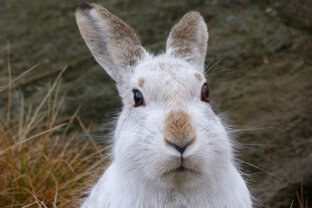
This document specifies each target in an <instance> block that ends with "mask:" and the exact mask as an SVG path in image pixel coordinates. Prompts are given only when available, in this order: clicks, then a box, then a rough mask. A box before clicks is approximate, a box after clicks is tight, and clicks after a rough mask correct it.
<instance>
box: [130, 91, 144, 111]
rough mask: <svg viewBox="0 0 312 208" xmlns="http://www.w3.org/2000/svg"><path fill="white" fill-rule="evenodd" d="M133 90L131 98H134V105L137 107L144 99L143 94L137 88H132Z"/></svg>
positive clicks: (142, 103)
mask: <svg viewBox="0 0 312 208" xmlns="http://www.w3.org/2000/svg"><path fill="white" fill-rule="evenodd" d="M132 92H133V98H134V107H138V106H141V105H144V99H143V95H142V93H141V92H140V91H139V90H136V89H134V90H132Z"/></svg>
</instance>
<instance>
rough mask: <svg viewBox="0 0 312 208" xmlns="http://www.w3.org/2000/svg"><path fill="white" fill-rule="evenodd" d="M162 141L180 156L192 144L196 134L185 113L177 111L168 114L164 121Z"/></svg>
mask: <svg viewBox="0 0 312 208" xmlns="http://www.w3.org/2000/svg"><path fill="white" fill-rule="evenodd" d="M164 139H165V141H166V143H167V144H168V145H169V147H170V148H175V149H176V150H177V151H178V152H180V153H181V155H183V153H184V152H185V150H186V149H187V148H188V147H189V146H190V145H192V143H194V141H195V139H196V132H195V129H194V128H193V126H192V124H191V119H190V117H189V115H188V114H187V113H185V112H184V111H182V110H179V111H171V112H170V113H169V114H168V116H167V118H166V121H165V128H164Z"/></svg>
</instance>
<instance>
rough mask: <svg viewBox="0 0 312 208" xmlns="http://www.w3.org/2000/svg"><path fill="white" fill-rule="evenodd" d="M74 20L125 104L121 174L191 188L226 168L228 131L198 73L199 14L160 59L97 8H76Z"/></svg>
mask: <svg viewBox="0 0 312 208" xmlns="http://www.w3.org/2000/svg"><path fill="white" fill-rule="evenodd" d="M76 18H77V22H78V26H79V29H80V32H81V34H82V36H83V38H84V39H85V41H86V43H87V45H88V47H89V49H90V50H91V52H92V54H93V55H94V57H95V59H96V60H97V62H98V63H99V64H100V65H101V66H102V67H103V68H104V69H105V70H106V71H107V73H108V74H109V75H110V76H111V77H112V78H113V79H114V80H115V81H116V84H117V88H118V91H119V93H120V95H121V97H122V100H123V104H124V107H123V111H122V113H121V115H120V117H119V119H118V123H117V128H116V131H115V146H114V161H115V162H116V165H119V166H120V170H121V171H126V172H127V173H128V174H133V177H137V178H139V179H140V180H141V179H144V180H150V181H156V182H159V183H160V184H161V182H164V183H165V184H168V183H169V184H170V183H172V184H181V183H182V182H183V184H191V183H196V181H197V182H198V181H201V180H202V179H205V178H207V176H209V175H211V174H216V173H217V172H218V171H217V170H218V168H220V167H222V166H224V165H227V163H229V162H230V158H231V146H230V142H229V140H228V137H227V134H226V131H225V129H224V127H223V125H222V124H221V121H220V119H219V118H218V117H217V116H216V115H215V114H214V113H213V111H212V109H211V107H210V104H209V102H208V101H209V90H208V87H207V85H206V79H205V77H204V74H203V71H204V62H205V56H206V49H207V41H208V32H207V27H206V24H205V22H204V21H203V19H202V17H201V16H200V15H199V13H197V12H190V13H187V14H186V15H185V16H184V17H183V18H182V19H181V20H180V21H179V22H178V23H177V24H176V25H175V26H174V27H173V28H172V30H171V32H170V35H169V38H168V40H167V46H166V53H165V54H163V55H160V56H157V57H153V56H152V55H150V54H149V53H147V52H146V50H145V49H144V48H143V47H142V46H141V44H140V41H139V39H138V37H137V36H136V34H135V32H134V31H133V30H132V29H131V28H130V27H129V26H128V25H127V24H126V23H124V22H123V21H121V20H120V19H119V18H118V17H116V16H114V15H113V14H111V13H110V12H109V11H107V10H106V9H105V8H103V7H101V6H99V5H96V4H84V5H82V6H80V7H79V8H78V9H77V11H76ZM208 178H209V177H208ZM180 182H181V183H180Z"/></svg>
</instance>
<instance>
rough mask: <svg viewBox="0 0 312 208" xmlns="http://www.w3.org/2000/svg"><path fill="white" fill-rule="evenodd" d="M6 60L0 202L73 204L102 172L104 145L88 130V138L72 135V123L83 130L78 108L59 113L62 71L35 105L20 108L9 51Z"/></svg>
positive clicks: (1, 204)
mask: <svg viewBox="0 0 312 208" xmlns="http://www.w3.org/2000/svg"><path fill="white" fill-rule="evenodd" d="M8 54H9V50H8ZM7 62H8V75H9V76H8V79H7V80H9V83H8V84H7V85H5V86H2V87H1V86H0V93H1V94H2V95H4V96H5V97H7V99H8V100H7V106H6V109H7V110H6V112H7V113H6V115H5V116H4V115H0V182H1V183H0V184H1V186H0V207H2V208H5V207H59V208H60V207H71V206H74V205H75V204H76V203H79V199H81V198H82V197H83V196H84V193H85V191H86V190H87V186H88V185H87V184H93V182H90V180H91V181H93V180H94V179H93V178H94V175H97V174H98V173H99V171H103V168H104V163H105V162H107V160H106V158H105V157H104V156H102V154H101V153H103V151H105V150H106V149H107V146H104V145H103V146H100V145H98V144H96V143H94V141H92V137H91V136H90V135H88V137H86V138H88V139H89V140H88V139H84V140H80V141H79V140H77V139H76V135H77V134H78V132H74V131H73V129H72V128H71V126H72V124H73V123H75V122H76V123H77V124H80V126H81V127H82V130H81V131H84V133H85V134H88V130H87V128H86V127H85V126H84V124H83V123H82V121H81V120H80V118H79V116H78V110H77V111H76V113H75V114H74V115H72V116H69V117H65V118H64V117H63V118H62V117H60V116H59V110H60V108H61V105H62V101H63V100H64V98H65V95H62V96H59V94H60V93H59V86H60V84H61V74H62V73H61V74H60V75H59V76H58V77H57V78H56V81H55V82H54V83H53V84H52V85H51V86H50V88H49V90H48V92H47V94H46V95H45V97H44V98H43V99H42V101H41V103H40V104H39V105H38V106H36V107H28V108H27V109H25V106H26V105H25V104H24V98H23V95H22V94H20V93H18V92H14V89H12V86H13V84H14V79H12V77H11V67H10V60H9V56H8V60H7ZM12 80H13V81H12ZM12 103H14V107H13V104H12ZM17 104H18V105H17ZM16 106H19V107H16ZM3 107H5V106H3ZM13 108H14V109H13ZM13 111H14V112H15V113H14V114H13V113H12V112H13ZM16 112H18V113H17V115H16ZM69 132H70V133H69ZM80 133H81V132H80ZM90 140H91V141H92V142H90ZM90 173H94V174H90Z"/></svg>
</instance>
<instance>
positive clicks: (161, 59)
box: [131, 54, 205, 85]
mask: <svg viewBox="0 0 312 208" xmlns="http://www.w3.org/2000/svg"><path fill="white" fill-rule="evenodd" d="M155 76H157V77H155ZM158 76H164V77H158ZM190 76H191V77H190ZM144 77H154V78H153V79H154V80H155V82H157V81H158V79H160V80H161V79H162V78H166V77H170V79H172V80H174V81H177V82H183V81H187V80H197V82H201V81H202V80H205V78H204V75H203V74H202V73H201V71H199V70H198V69H197V68H196V66H194V65H192V64H190V63H188V62H186V61H184V60H182V59H179V58H175V57H172V56H168V55H165V54H161V55H159V56H156V57H154V58H151V59H149V60H145V61H142V62H141V63H140V64H138V66H137V67H136V68H135V69H134V71H133V76H132V79H131V82H132V83H131V84H135V83H137V82H139V85H142V82H143V83H144V82H145V80H144ZM160 80H159V81H160Z"/></svg>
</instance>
